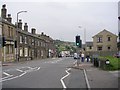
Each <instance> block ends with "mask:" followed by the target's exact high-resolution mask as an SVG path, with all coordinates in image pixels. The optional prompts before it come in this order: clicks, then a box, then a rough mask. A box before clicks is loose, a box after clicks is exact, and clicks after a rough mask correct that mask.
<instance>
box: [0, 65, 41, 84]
mask: <svg viewBox="0 0 120 90" xmlns="http://www.w3.org/2000/svg"><path fill="white" fill-rule="evenodd" d="M34 69H35V70H34ZM16 70H17V71H20V72H22V74H20V75H18V76H15V77H11V76H13V75H10V74H8V73H6V72H3V73H4V74H6V75H9V77H11V78H8V77H5V78H2V80H0V82H3V81H8V80H12V79H15V78H19V77H22V76H23V75H25V74H27V73H28V72H32V71H38V70H40V67H35V68H32V69H30V70H26V71H22V70H20V69H16ZM6 78H7V79H6Z"/></svg>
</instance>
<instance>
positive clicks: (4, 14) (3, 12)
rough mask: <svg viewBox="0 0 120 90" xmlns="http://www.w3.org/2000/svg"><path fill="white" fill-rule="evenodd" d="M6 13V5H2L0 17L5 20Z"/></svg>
mask: <svg viewBox="0 0 120 90" xmlns="http://www.w3.org/2000/svg"><path fill="white" fill-rule="evenodd" d="M6 13H7V9H6V5H5V4H4V5H2V9H1V17H2V18H4V19H6Z"/></svg>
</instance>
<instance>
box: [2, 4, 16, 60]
mask: <svg viewBox="0 0 120 90" xmlns="http://www.w3.org/2000/svg"><path fill="white" fill-rule="evenodd" d="M6 15H7V9H6V5H3V6H2V9H1V17H0V23H1V25H0V26H1V28H2V29H1V33H2V36H1V37H2V40H3V38H4V40H5V46H2V59H1V60H2V61H3V62H12V61H14V60H15V48H14V47H15V35H16V34H15V33H16V29H15V25H14V24H12V18H11V14H8V16H6Z"/></svg>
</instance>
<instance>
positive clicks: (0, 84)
mask: <svg viewBox="0 0 120 90" xmlns="http://www.w3.org/2000/svg"><path fill="white" fill-rule="evenodd" d="M0 81H2V22H0ZM1 89H2V82H0V90H1Z"/></svg>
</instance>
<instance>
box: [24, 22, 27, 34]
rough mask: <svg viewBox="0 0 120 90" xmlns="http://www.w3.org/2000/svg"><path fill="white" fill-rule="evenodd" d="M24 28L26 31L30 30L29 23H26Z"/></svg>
mask: <svg viewBox="0 0 120 90" xmlns="http://www.w3.org/2000/svg"><path fill="white" fill-rule="evenodd" d="M24 30H25V31H26V32H28V25H27V23H25V25H24Z"/></svg>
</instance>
